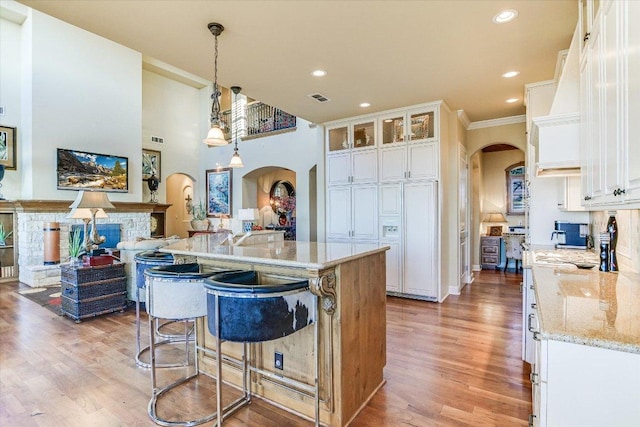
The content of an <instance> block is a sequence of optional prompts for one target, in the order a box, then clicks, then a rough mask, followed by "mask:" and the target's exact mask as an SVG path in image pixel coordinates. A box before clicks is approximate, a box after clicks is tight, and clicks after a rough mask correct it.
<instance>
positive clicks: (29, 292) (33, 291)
mask: <svg viewBox="0 0 640 427" xmlns="http://www.w3.org/2000/svg"><path fill="white" fill-rule="evenodd" d="M18 294H20V295H22V296H23V297H25V298H27V299H29V300H31V301H33V302H35V303H36V304H38V305H40V306H42V307H44V308H46V309H47V310H49V311H51V312H52V313H55V314H57V315H62V307H61V304H62V300H61V297H60V284H57V285H50V286H43V287H39V288H26V289H20V290H19V291H18Z"/></svg>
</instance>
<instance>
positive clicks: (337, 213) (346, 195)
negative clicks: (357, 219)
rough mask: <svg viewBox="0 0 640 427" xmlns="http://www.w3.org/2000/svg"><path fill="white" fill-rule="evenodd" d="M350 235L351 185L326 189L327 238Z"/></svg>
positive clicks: (343, 237) (342, 237)
mask: <svg viewBox="0 0 640 427" xmlns="http://www.w3.org/2000/svg"><path fill="white" fill-rule="evenodd" d="M350 237H351V187H349V186H346V187H329V188H328V189H327V239H348V238H350Z"/></svg>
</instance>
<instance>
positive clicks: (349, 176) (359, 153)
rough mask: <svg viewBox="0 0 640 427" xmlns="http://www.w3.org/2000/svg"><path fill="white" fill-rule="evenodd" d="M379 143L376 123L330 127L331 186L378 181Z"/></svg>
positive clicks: (359, 122) (328, 132)
mask: <svg viewBox="0 0 640 427" xmlns="http://www.w3.org/2000/svg"><path fill="white" fill-rule="evenodd" d="M375 141H376V121H375V120H368V121H356V122H345V123H339V124H334V125H332V126H330V127H328V128H327V153H328V155H327V184H328V185H345V184H358V183H360V184H362V183H373V182H377V180H378V170H377V168H378V155H377V150H376V148H375V147H376V146H375Z"/></svg>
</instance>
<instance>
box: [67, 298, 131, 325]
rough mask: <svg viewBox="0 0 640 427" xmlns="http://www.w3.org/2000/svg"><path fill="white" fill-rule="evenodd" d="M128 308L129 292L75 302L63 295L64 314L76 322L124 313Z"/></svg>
mask: <svg viewBox="0 0 640 427" xmlns="http://www.w3.org/2000/svg"><path fill="white" fill-rule="evenodd" d="M126 307H127V292H126V291H125V292H122V293H118V294H113V295H104V296H101V297H96V298H89V299H85V300H82V301H74V300H72V299H71V298H68V297H66V296H64V295H62V314H65V315H67V316H69V317H71V318H72V319H75V320H76V321H79V320H80V319H84V318H87V317H94V316H99V315H101V314H106V313H113V312H114V311H122V310H124V309H125V308H126Z"/></svg>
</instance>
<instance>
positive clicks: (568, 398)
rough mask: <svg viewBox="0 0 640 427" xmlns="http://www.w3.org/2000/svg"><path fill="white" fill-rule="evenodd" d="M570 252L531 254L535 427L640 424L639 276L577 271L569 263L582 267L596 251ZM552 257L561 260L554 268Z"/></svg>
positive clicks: (527, 260)
mask: <svg viewBox="0 0 640 427" xmlns="http://www.w3.org/2000/svg"><path fill="white" fill-rule="evenodd" d="M542 255H544V256H542ZM569 255H572V254H567V253H552V252H545V253H544V254H541V253H539V252H538V253H536V252H534V253H529V254H528V255H527V256H525V286H526V292H525V294H528V297H526V299H527V303H526V307H525V308H526V309H527V311H528V313H529V314H528V316H527V317H526V318H525V322H524V323H525V327H526V329H527V332H528V333H529V334H531V337H532V338H533V339H532V344H533V348H532V353H533V354H531V355H530V356H529V357H531V358H532V360H531V362H532V373H531V382H532V397H533V415H532V420H531V421H532V425H534V426H556V425H558V426H559V425H563V426H564V425H567V426H569V425H579V426H603V425H611V426H614V425H615V426H617V427H623V426H636V425H638V424H637V423H638V420H639V419H640V404H639V402H640V311H639V310H638V307H640V275H638V274H637V273H625V272H620V273H603V272H600V271H598V270H597V268H598V267H597V266H596V267H594V268H593V269H578V268H577V267H576V266H575V265H572V264H570V262H575V263H577V264H581V265H584V263H585V261H587V262H592V261H593V258H594V257H593V254H589V253H584V251H582V253H577V254H576V255H577V256H578V258H576V257H575V256H569ZM567 256H569V257H568V258H567ZM554 257H557V258H561V260H560V261H558V260H555V261H553V262H555V264H551V262H552V260H553V258H554ZM585 257H586V258H585ZM538 261H540V262H538ZM525 353H526V351H525Z"/></svg>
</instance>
